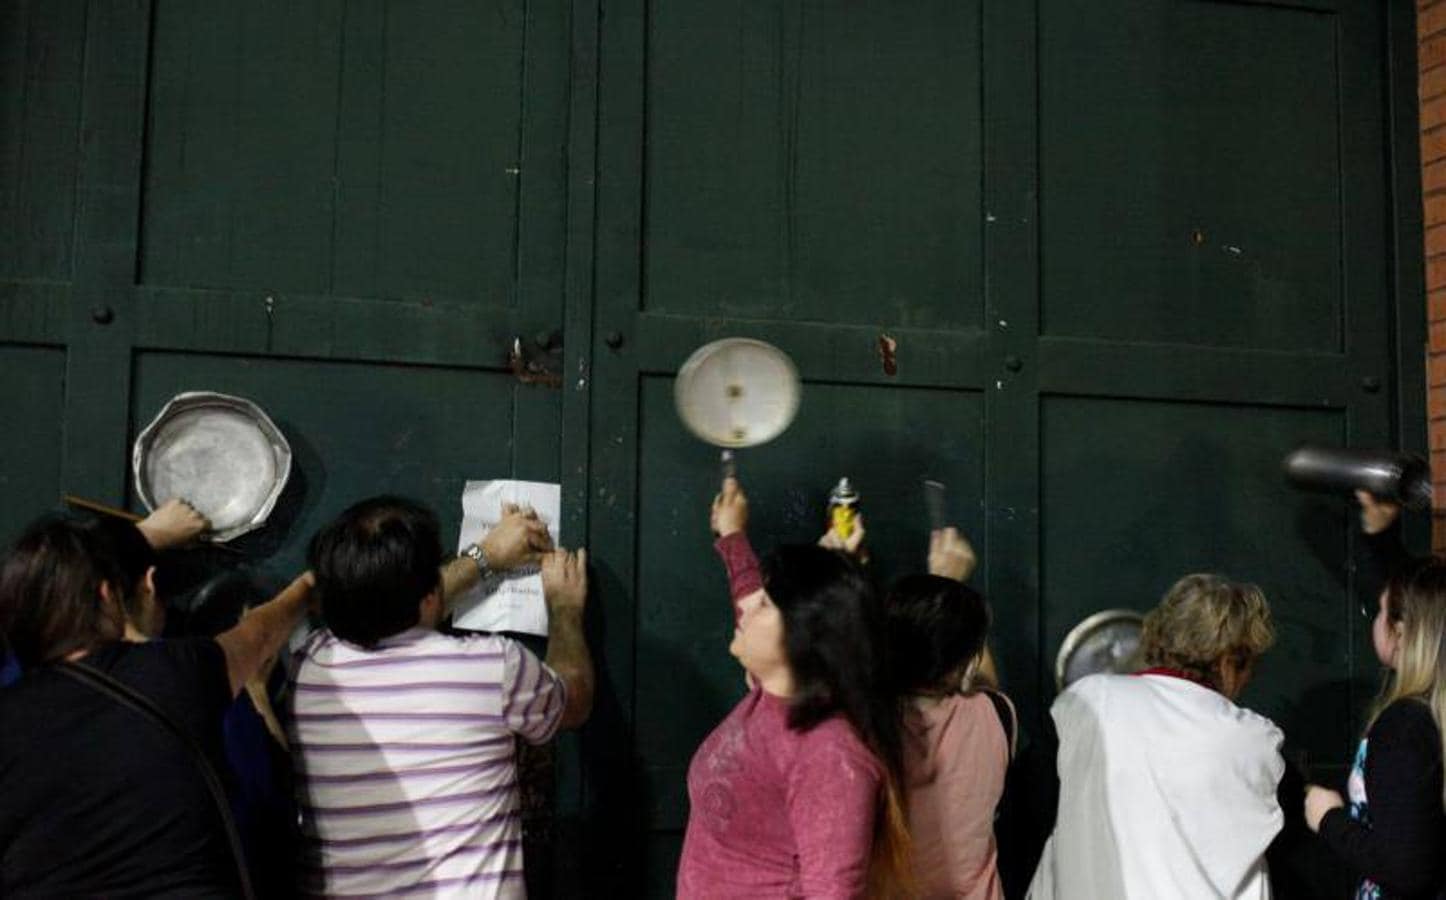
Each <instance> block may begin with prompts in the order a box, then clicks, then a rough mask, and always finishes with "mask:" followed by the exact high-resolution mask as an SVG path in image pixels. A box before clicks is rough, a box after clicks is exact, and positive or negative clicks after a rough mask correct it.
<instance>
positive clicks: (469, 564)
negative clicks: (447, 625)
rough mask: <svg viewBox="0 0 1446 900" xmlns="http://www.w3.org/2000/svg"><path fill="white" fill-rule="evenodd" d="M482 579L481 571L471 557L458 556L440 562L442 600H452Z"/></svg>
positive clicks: (446, 601)
mask: <svg viewBox="0 0 1446 900" xmlns="http://www.w3.org/2000/svg"><path fill="white" fill-rule="evenodd" d="M481 580H482V572H481V570H479V569H478V568H477V563H475V562H473V561H472V558H471V557H468V556H459V557H457V558H456V559H453V560H449V561H448V562H445V563H443V564H442V602H443V603H444V604H447V605H448V606H449V607H450V604H451V603H452V601H454V600H456V599H457V598H458V597H460V596H462V595H463V594H465V593H466V592H467V591H469V590H471V589H472V588H473V587H475V586H476V585H477V584H478V583H479V582H480V581H481Z"/></svg>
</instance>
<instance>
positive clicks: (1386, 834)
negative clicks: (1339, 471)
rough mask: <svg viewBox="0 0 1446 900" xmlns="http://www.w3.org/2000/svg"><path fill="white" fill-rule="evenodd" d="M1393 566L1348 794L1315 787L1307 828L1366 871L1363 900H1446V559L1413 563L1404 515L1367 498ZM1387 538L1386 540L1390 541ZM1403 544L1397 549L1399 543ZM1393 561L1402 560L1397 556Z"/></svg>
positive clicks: (1369, 515)
mask: <svg viewBox="0 0 1446 900" xmlns="http://www.w3.org/2000/svg"><path fill="white" fill-rule="evenodd" d="M1360 500H1361V506H1362V510H1363V512H1362V519H1363V521H1364V523H1365V527H1366V531H1367V533H1368V534H1373V535H1377V536H1376V537H1373V538H1372V539H1371V541H1372V543H1376V544H1383V545H1385V546H1383V547H1382V551H1383V552H1384V555H1385V556H1386V557H1387V558H1388V560H1387V561H1388V564H1394V566H1395V571H1394V572H1392V573H1391V577H1390V580H1389V582H1388V583H1387V585H1386V589H1385V590H1383V591H1382V592H1381V594H1380V597H1379V599H1378V601H1377V607H1376V616H1375V619H1374V620H1373V623H1372V628H1371V637H1372V643H1373V644H1374V646H1375V651H1376V656H1377V657H1378V658H1379V659H1380V661H1381V664H1382V665H1383V666H1385V667H1386V668H1387V669H1389V670H1390V671H1391V674H1390V677H1389V680H1388V681H1387V682H1386V686H1385V688H1384V689H1383V690H1382V692H1381V696H1380V698H1379V699H1378V700H1377V702H1376V705H1375V709H1374V712H1373V714H1372V716H1371V720H1370V722H1369V724H1368V725H1367V728H1366V736H1365V737H1364V738H1363V739H1362V740H1361V743H1360V746H1359V748H1358V749H1357V751H1356V757H1355V761H1354V763H1353V765H1352V767H1351V774H1350V780H1349V782H1348V787H1347V793H1348V795H1349V796H1348V798H1342V797H1341V795H1340V794H1338V793H1336V792H1335V791H1332V790H1328V789H1326V788H1323V787H1319V786H1311V787H1310V788H1309V790H1308V791H1307V793H1306V799H1305V818H1306V824H1307V825H1308V826H1309V827H1310V828H1312V829H1313V830H1317V831H1319V832H1320V835H1321V837H1322V838H1323V839H1324V840H1325V842H1326V844H1327V845H1329V846H1330V847H1331V849H1332V850H1334V851H1335V852H1336V853H1337V854H1339V855H1340V856H1341V857H1342V858H1343V859H1345V860H1346V862H1347V863H1349V864H1350V865H1351V866H1352V868H1354V869H1355V870H1356V871H1357V872H1358V873H1359V874H1360V875H1361V882H1360V885H1359V886H1358V887H1357V889H1356V894H1355V896H1356V898H1357V900H1387V898H1439V897H1442V896H1446V852H1443V851H1446V784H1443V776H1442V760H1443V755H1446V751H1443V741H1442V722H1443V721H1446V561H1441V560H1424V561H1421V560H1418V561H1408V560H1404V554H1403V553H1401V552H1400V551H1399V539H1398V538H1396V537H1394V536H1393V529H1392V528H1391V526H1392V524H1393V520H1394V518H1395V515H1396V511H1395V510H1394V509H1393V508H1392V507H1390V506H1388V505H1386V504H1380V503H1377V502H1376V501H1374V500H1373V499H1372V498H1371V497H1370V495H1363V496H1360ZM1383 538H1384V540H1383ZM1391 545H1394V546H1391ZM1392 557H1394V559H1391V558H1392Z"/></svg>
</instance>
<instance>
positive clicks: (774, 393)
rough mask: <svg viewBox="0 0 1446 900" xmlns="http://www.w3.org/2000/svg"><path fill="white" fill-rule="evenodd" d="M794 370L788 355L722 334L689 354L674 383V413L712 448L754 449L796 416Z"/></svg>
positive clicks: (747, 340) (780, 431) (796, 394)
mask: <svg viewBox="0 0 1446 900" xmlns="http://www.w3.org/2000/svg"><path fill="white" fill-rule="evenodd" d="M800 393H801V389H800V386H799V379H798V369H797V368H796V367H795V366H794V365H793V360H791V359H789V357H788V354H786V353H784V352H783V351H782V350H779V349H778V348H777V347H775V346H773V345H772V344H768V343H764V342H763V341H758V340H754V339H752V338H724V339H722V340H718V341H714V342H712V343H711V344H704V345H703V346H702V347H699V348H698V349H697V350H695V351H694V352H693V355H692V356H690V357H688V361H687V362H685V363H683V366H682V368H680V369H679V370H678V377H677V380H676V381H675V382H674V383H673V402H674V404H675V405H676V406H677V409H678V417H679V418H680V419H682V420H683V424H684V425H685V426H687V428H688V430H689V431H691V432H692V433H693V434H694V435H695V436H697V437H698V438H699V439H700V440H703V441H706V442H708V443H710V444H712V445H713V446H715V447H728V448H739V447H754V446H757V445H758V444H763V443H767V442H768V441H771V440H773V439H774V438H776V437H778V436H779V435H780V434H782V433H783V432H784V430H785V429H786V428H788V426H789V425H790V424H792V423H793V417H794V416H795V415H797V414H798V402H799V395H800Z"/></svg>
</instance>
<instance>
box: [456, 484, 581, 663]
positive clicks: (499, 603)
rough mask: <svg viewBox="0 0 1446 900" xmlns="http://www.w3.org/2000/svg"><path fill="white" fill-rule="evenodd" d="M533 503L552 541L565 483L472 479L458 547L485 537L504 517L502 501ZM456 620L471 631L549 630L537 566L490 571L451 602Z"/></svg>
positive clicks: (465, 497)
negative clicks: (484, 578)
mask: <svg viewBox="0 0 1446 900" xmlns="http://www.w3.org/2000/svg"><path fill="white" fill-rule="evenodd" d="M504 503H516V504H517V505H519V506H530V507H532V508H533V509H535V510H536V511H537V515H538V517H539V518H541V519H542V521H543V522H545V523H546V524H547V532H548V534H550V535H552V542H553V543H554V544H556V543H557V541H558V534H557V523H558V519H559V518H561V516H560V513H561V511H562V485H559V484H549V483H547V482H542V481H507V480H498V481H469V482H467V484H466V485H465V486H464V487H463V488H462V530H461V533H460V534H458V535H457V550H458V551H459V552H460V551H461V549H462V548H463V547H465V546H467V545H468V544H471V543H473V542H479V543H480V542H481V540H482V539H483V538H484V537H486V536H487V532H489V531H491V530H492V529H493V528H494V527H496V525H497V523H498V522H499V521H501V519H502V504H504ZM452 609H453V616H452V622H453V624H455V625H456V626H457V627H458V628H467V629H470V630H472V631H519V632H522V633H523V634H537V635H546V634H547V601H546V600H545V599H544V598H543V596H542V575H541V573H540V571H539V569H538V567H537V566H535V565H532V566H523V567H522V568H520V569H514V570H512V571H510V572H508V573H507V574H506V576H505V577H503V576H501V575H491V576H489V577H488V578H487V579H486V580H485V581H483V582H482V583H481V584H479V585H477V586H476V587H474V588H472V589H471V590H470V591H468V592H467V593H465V594H463V595H462V596H460V597H458V598H457V600H456V601H455V602H454V603H453V604H452Z"/></svg>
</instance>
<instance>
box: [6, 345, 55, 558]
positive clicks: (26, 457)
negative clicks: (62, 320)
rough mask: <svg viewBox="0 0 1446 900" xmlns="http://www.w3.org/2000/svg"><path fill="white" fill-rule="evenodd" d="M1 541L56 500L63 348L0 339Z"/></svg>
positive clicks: (51, 506)
mask: <svg viewBox="0 0 1446 900" xmlns="http://www.w3.org/2000/svg"><path fill="white" fill-rule="evenodd" d="M0 383H3V384H4V385H5V389H4V390H3V391H0V422H4V423H5V430H6V438H5V439H4V440H0V498H4V502H3V503H0V545H8V544H9V542H10V541H12V540H14V538H15V537H16V536H17V535H18V534H19V533H20V529H21V528H23V527H25V524H26V523H27V522H29V521H30V520H31V519H33V518H34V517H35V516H36V515H38V514H39V513H41V512H43V511H45V510H50V509H55V508H57V507H58V506H59V505H60V495H61V494H62V493H64V490H63V485H62V483H61V473H60V447H61V420H60V417H59V416H58V415H56V411H57V410H61V409H64V408H65V350H64V349H63V348H59V347H27V346H19V345H14V344H0Z"/></svg>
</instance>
